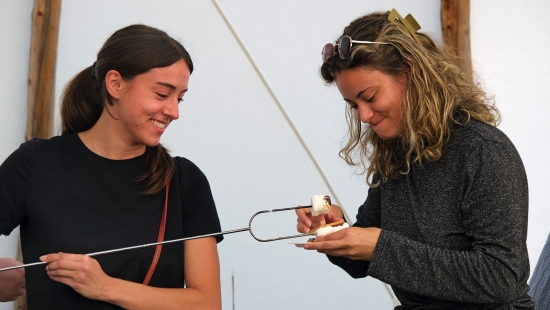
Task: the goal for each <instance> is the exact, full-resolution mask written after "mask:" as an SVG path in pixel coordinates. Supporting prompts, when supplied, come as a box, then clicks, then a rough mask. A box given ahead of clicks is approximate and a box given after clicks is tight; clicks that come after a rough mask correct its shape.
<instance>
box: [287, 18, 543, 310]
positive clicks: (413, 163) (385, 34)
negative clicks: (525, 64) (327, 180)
mask: <svg viewBox="0 0 550 310" xmlns="http://www.w3.org/2000/svg"><path fill="white" fill-rule="evenodd" d="M419 28H420V26H418V24H417V23H416V21H415V20H414V18H412V16H410V15H409V16H407V17H406V18H402V17H401V16H400V15H399V14H398V13H397V11H395V10H392V11H390V12H387V13H372V14H369V15H366V16H363V17H360V18H358V19H356V20H354V21H353V22H351V23H350V24H349V26H347V27H346V28H345V29H344V32H343V33H342V36H341V37H340V38H339V40H338V41H337V42H336V44H332V43H329V44H327V45H326V46H325V48H324V49H323V65H322V67H321V75H322V77H323V79H324V80H325V82H327V83H329V84H332V83H334V84H336V86H337V88H338V90H339V91H340V93H341V94H342V96H343V98H344V101H345V102H346V104H347V112H348V113H347V121H348V125H349V139H348V142H347V144H346V145H345V146H344V147H343V149H342V150H341V152H340V156H341V157H342V158H343V159H344V160H345V161H346V162H347V163H348V164H350V165H352V166H360V167H362V168H363V169H364V170H363V172H366V181H367V183H368V185H369V186H370V189H369V192H368V196H367V199H366V201H365V202H364V203H363V205H362V206H361V207H359V211H358V214H357V221H356V222H355V224H354V225H353V227H350V228H347V229H343V230H340V231H338V232H334V233H332V234H329V235H325V236H321V237H318V238H316V239H315V241H314V242H308V243H306V245H305V246H304V247H305V248H306V249H308V250H317V251H319V252H321V253H326V254H327V255H328V258H329V260H330V261H331V262H332V263H334V264H336V265H338V266H340V267H341V268H342V269H344V270H345V271H346V272H347V273H349V274H350V275H351V276H352V277H354V278H361V277H366V276H372V277H374V278H377V279H379V280H381V281H383V282H385V283H388V284H390V285H391V286H392V288H393V291H394V292H395V295H396V296H397V298H398V299H399V300H400V302H401V304H402V305H401V306H399V307H397V308H396V309H533V303H532V301H531V299H530V297H529V296H528V295H527V291H528V286H527V279H528V278H529V260H528V256H527V248H526V235H527V212H528V190H527V177H526V174H525V170H524V167H523V164H522V161H521V158H520V156H519V154H518V152H517V151H516V149H515V147H514V146H513V144H512V142H511V141H510V140H509V139H508V138H507V137H506V136H505V135H504V133H502V132H501V131H500V130H498V129H497V128H496V127H495V126H496V125H497V124H498V122H499V112H498V111H497V109H496V108H495V107H494V105H493V103H492V100H491V99H490V98H488V96H487V95H486V93H485V92H484V91H483V90H482V89H481V88H480V87H479V86H477V85H476V84H475V83H474V82H473V81H472V80H471V78H470V77H468V76H466V75H465V74H463V73H462V72H461V71H460V70H459V68H458V67H457V66H456V65H455V64H454V63H455V62H454V60H455V58H453V57H452V56H450V53H448V52H447V51H445V50H444V49H443V48H441V47H439V46H438V45H437V44H436V43H435V42H434V40H432V39H431V38H430V37H429V36H427V35H425V34H423V33H417V32H416V31H417V30H418V29H419ZM297 214H298V224H297V229H298V231H300V232H302V233H307V232H309V231H310V230H311V229H313V228H315V227H318V226H319V225H322V224H324V223H326V222H333V221H336V220H340V219H342V218H343V212H342V210H341V208H340V207H338V206H335V205H333V206H332V208H331V210H330V213H329V214H327V215H321V216H318V217H313V216H312V215H311V212H310V211H309V210H306V209H301V210H297Z"/></svg>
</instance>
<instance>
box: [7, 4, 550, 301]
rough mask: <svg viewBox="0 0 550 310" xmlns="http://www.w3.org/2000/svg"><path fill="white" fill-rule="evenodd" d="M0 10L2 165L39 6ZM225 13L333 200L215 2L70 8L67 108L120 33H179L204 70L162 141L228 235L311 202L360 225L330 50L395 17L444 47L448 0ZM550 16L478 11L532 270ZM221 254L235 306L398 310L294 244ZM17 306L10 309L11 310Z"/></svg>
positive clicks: (528, 7)
mask: <svg viewBox="0 0 550 310" xmlns="http://www.w3.org/2000/svg"><path fill="white" fill-rule="evenodd" d="M0 2H1V4H2V6H1V7H2V10H1V11H0V25H1V26H2V27H0V34H1V38H2V48H1V49H0V56H1V57H0V68H1V69H2V71H3V72H5V74H4V75H2V77H1V79H2V82H3V83H1V84H0V85H2V86H1V87H0V98H2V101H1V102H0V105H1V106H2V108H3V111H4V115H6V116H8V117H5V119H4V120H3V122H2V124H1V125H0V126H1V127H0V128H1V129H3V130H0V139H1V140H0V141H1V142H2V143H1V144H0V160H3V159H4V158H5V157H6V156H7V155H9V153H11V152H12V151H13V150H14V149H15V148H16V147H17V146H18V144H19V143H21V142H22V141H23V135H24V129H25V122H26V79H27V70H28V49H29V41H30V15H31V12H32V5H33V3H32V2H33V1H30V0H25V1H7V0H0ZM218 3H219V6H220V7H221V9H222V10H223V12H224V13H225V15H226V16H227V18H228V20H229V22H230V23H231V24H232V26H233V27H234V29H235V31H236V33H237V34H238V36H239V37H240V39H241V40H242V42H243V44H244V45H245V46H246V48H247V49H248V51H249V52H250V55H251V56H252V58H253V59H254V61H255V62H256V64H257V65H258V67H259V69H260V70H261V72H262V73H263V75H264V76H265V78H266V80H267V82H268V83H269V85H270V86H271V87H272V89H273V91H274V93H275V94H276V96H277V97H278V98H279V100H280V103H281V104H282V106H283V108H284V109H285V110H286V112H287V113H288V116H289V118H290V121H291V122H293V123H294V125H295V126H296V128H297V130H298V132H299V134H300V135H301V136H302V137H303V138H304V141H305V142H306V144H307V147H308V148H309V149H310V150H311V151H312V153H313V155H314V157H315V158H316V160H317V161H318V162H319V164H320V167H321V168H322V170H323V171H324V173H325V174H326V175H327V177H328V179H329V180H330V183H331V185H332V186H333V188H334V192H333V193H330V192H329V191H328V187H327V184H326V183H325V182H324V181H323V179H322V178H321V175H320V173H319V171H318V170H317V169H316V167H315V165H314V164H313V163H312V161H311V159H310V158H309V157H308V155H307V152H306V150H305V149H304V147H303V145H302V144H301V143H300V141H299V140H298V138H297V136H296V134H295V132H294V131H293V130H292V127H291V126H290V124H289V122H288V120H287V119H286V118H285V117H284V115H283V113H282V111H281V109H279V107H278V106H277V104H276V102H275V101H274V100H273V98H272V97H271V96H270V94H269V92H268V91H267V89H266V87H265V85H264V84H262V82H261V80H260V78H259V76H258V74H257V73H256V72H255V71H254V68H253V67H252V65H251V63H250V61H249V60H248V59H247V57H246V55H245V53H244V52H243V50H242V49H241V47H240V46H239V44H238V42H237V40H236V39H235V37H234V36H233V34H232V33H231V31H230V30H229V28H228V27H227V24H226V23H225V21H224V20H223V18H222V17H221V15H220V14H219V12H218V11H217V9H216V6H215V5H214V4H213V3H212V2H211V1H191V0H185V1H170V0H157V1H154V2H151V1H146V0H141V1H135V0H134V1H117V2H113V1H108V0H100V1H98V0H96V1H91V0H86V1H84V0H81V1H64V2H63V7H62V13H61V30H60V38H59V50H58V61H57V63H58V66H57V77H56V83H57V85H56V94H57V98H59V95H60V93H61V91H62V88H63V86H64V84H65V83H66V82H67V81H68V80H69V79H70V78H71V77H72V76H73V75H75V74H76V73H77V72H78V71H80V70H82V69H83V68H84V67H86V66H89V65H90V64H92V63H93V61H94V60H95V56H96V53H97V51H98V50H99V48H100V47H101V45H102V43H103V42H104V41H105V39H106V38H107V37H108V36H109V35H110V34H111V33H112V32H113V31H115V30H116V29H118V28H121V27H123V26H126V25H128V24H132V23H145V24H149V25H152V26H155V27H158V28H160V29H163V30H166V31H167V32H168V33H169V34H171V35H173V36H174V37H176V38H178V39H180V41H181V42H182V43H183V44H184V46H186V48H188V50H189V52H190V54H191V57H192V58H193V60H194V62H195V67H196V70H195V72H194V73H193V74H192V76H191V80H190V84H189V89H190V90H189V93H188V94H187V95H186V98H185V101H184V102H183V103H182V104H181V105H180V107H181V110H180V116H181V117H180V120H178V121H177V122H175V123H173V124H172V125H171V126H170V129H169V130H168V131H167V132H166V134H165V136H164V137H163V139H162V142H163V144H165V145H166V146H167V147H168V148H169V149H171V151H172V154H173V155H179V156H184V157H187V158H189V159H190V160H191V161H193V162H195V163H196V164H197V165H198V166H199V167H201V169H202V170H203V171H204V172H205V174H206V175H207V176H208V178H209V180H210V183H211V186H212V190H213V193H214V198H215V200H216V203H217V205H218V211H219V215H220V219H221V222H222V228H223V229H224V230H229V229H235V228H241V227H246V226H247V225H248V220H249V218H250V216H251V215H252V214H253V213H255V212H256V211H259V210H264V209H273V208H283V207H292V206H295V205H298V204H306V203H308V200H309V197H310V196H311V195H314V194H324V193H329V194H331V195H333V196H337V197H339V198H340V202H341V203H342V204H343V206H344V207H345V209H346V210H347V212H348V213H349V214H350V215H351V216H352V217H354V216H355V214H356V209H357V207H358V206H359V205H360V204H361V203H362V202H363V201H364V199H365V197H366V190H367V187H366V185H365V184H364V182H363V179H362V177H358V176H355V175H354V174H353V171H352V170H351V169H350V168H349V167H347V166H346V165H345V163H343V161H342V160H340V159H339V158H338V155H337V153H338V150H339V147H340V142H341V140H342V137H343V134H344V131H345V120H344V116H343V115H344V102H343V101H342V100H341V96H340V95H339V94H338V91H337V90H336V88H335V87H327V86H325V85H324V84H323V82H322V81H321V79H320V78H319V73H318V68H319V66H320V64H321V60H320V50H321V47H322V46H323V45H324V44H325V43H326V42H329V41H333V40H334V39H336V38H337V37H338V35H339V34H340V33H341V31H342V30H343V27H344V26H345V25H347V24H348V23H349V22H350V21H351V20H352V19H353V18H355V17H358V16H360V15H362V14H364V13H367V12H370V11H373V10H383V11H384V10H387V9H391V8H393V7H395V8H396V9H397V10H398V11H399V12H400V13H401V14H402V15H406V14H407V13H412V14H413V15H414V16H415V18H416V19H417V21H418V22H419V23H420V25H421V26H422V30H424V31H427V32H429V33H431V34H433V35H434V36H435V37H436V38H440V36H441V30H440V20H439V10H440V1H436V0H422V1H415V2H412V1H405V0H401V1H397V0H395V1H371V2H369V3H365V1H358V0H357V1H356V0H342V1H329V0H322V1H321V0H316V1H314V0H299V1H285V2H284V4H282V3H283V2H282V1H280V0H262V1H252V0H219V2H218ZM548 8H550V4H548V3H546V2H545V1H544V0H536V1H531V2H529V4H524V2H518V1H511V0H505V1H503V0H500V1H496V0H492V1H483V2H481V3H479V2H472V8H471V28H472V30H471V32H472V54H473V61H474V68H475V69H477V74H478V77H479V79H480V81H481V82H482V83H483V84H484V85H485V86H486V88H487V90H488V91H489V92H490V93H491V94H494V95H495V98H496V101H497V105H498V107H499V108H500V109H501V111H502V114H503V123H502V125H501V126H500V128H501V129H502V130H503V131H504V132H505V133H506V134H507V135H508V136H509V137H510V138H511V139H512V141H513V142H514V143H515V145H516V147H517V148H518V150H519V152H520V154H521V156H522V158H523V161H524V163H525V166H526V168H527V174H528V178H529V182H530V223H529V236H528V248H529V251H530V252H529V254H530V259H531V264H532V266H531V270H533V269H534V265H535V262H536V259H537V258H538V256H539V254H540V251H541V250H542V245H543V243H544V241H545V239H546V237H547V235H548V232H549V231H550V228H549V227H548V224H547V223H548V222H549V220H550V215H549V214H548V212H547V211H546V208H545V202H546V201H547V200H548V198H549V197H548V195H549V194H548V193H547V191H546V190H545V185H546V184H548V182H547V179H548V177H545V175H546V174H547V170H548V169H546V168H545V166H543V165H542V161H543V158H545V157H547V156H548V155H550V151H549V149H548V146H547V144H548V140H549V139H548V138H546V136H545V133H546V132H545V131H547V129H548V125H547V123H546V122H544V120H543V118H544V117H545V112H549V110H550V109H549V108H548V106H547V105H546V104H545V100H544V99H545V98H547V97H548V89H547V88H543V85H546V84H548V82H550V81H549V80H550V78H549V77H548V74H544V73H546V72H548V71H549V69H550V68H549V67H550V65H549V64H548V63H547V62H546V61H545V60H546V58H545V57H544V56H545V54H546V53H547V52H548V50H549V47H550V42H549V40H550V39H548V38H546V37H542V36H541V35H538V33H541V30H542V31H543V29H548V27H549V26H550V25H549V24H550V22H548V21H547V19H545V18H544V16H542V14H543V13H542V12H544V11H546V10H545V9H548ZM524 16H525V17H524ZM520 17H522V18H520ZM512 20H513V21H517V22H516V24H511V22H510V21H512ZM524 20H525V21H524ZM294 223H295V220H294V217H293V216H292V214H278V215H265V217H263V218H259V221H258V224H257V225H258V226H257V227H256V226H255V227H253V228H255V229H257V230H258V232H261V233H262V234H265V235H269V236H274V235H278V234H283V233H293V227H294ZM276 226H281V227H280V228H276ZM12 235H15V234H12ZM15 240H16V238H15V236H10V237H9V238H5V237H0V256H14V255H15V249H16V244H15ZM219 249H220V257H221V272H222V274H221V276H222V294H223V307H224V308H225V309H231V308H232V305H233V303H234V304H235V309H268V310H269V309H281V308H287V309H299V308H305V307H311V306H312V304H316V305H317V306H316V308H319V309H330V308H336V307H347V308H351V309H371V308H372V309H390V308H391V307H392V301H391V300H390V297H389V295H388V294H387V292H386V290H385V288H384V286H383V285H382V284H381V283H380V282H379V281H377V280H375V279H372V278H368V279H361V280H353V279H351V278H350V277H348V276H347V275H346V274H345V273H344V272H342V271H341V270H340V269H339V268H337V267H335V266H332V265H331V264H330V263H329V262H328V261H327V260H326V258H324V257H323V256H322V255H319V254H317V253H312V252H305V251H302V250H301V249H297V248H295V247H293V246H292V245H289V244H288V243H287V242H286V241H279V242H271V243H258V242H256V241H254V239H252V238H251V237H250V236H249V235H248V234H247V233H240V234H235V235H228V236H226V239H225V240H224V241H223V242H222V243H221V244H220V245H219ZM232 276H233V277H234V283H235V285H234V287H232V284H231V278H232ZM320 281H326V282H327V283H330V284H327V289H328V286H329V285H330V296H333V298H327V297H326V296H323V298H322V301H320V300H319V298H318V297H315V290H314V288H315V287H317V286H316V285H315V284H317V283H319V282H320ZM329 281H330V282H329ZM314 285H315V286H314ZM233 296H234V298H233ZM312 297H313V298H315V299H313V298H312ZM321 302H322V304H321V306H319V304H318V303H321ZM9 306H10V305H9V304H3V305H2V304H0V309H9Z"/></svg>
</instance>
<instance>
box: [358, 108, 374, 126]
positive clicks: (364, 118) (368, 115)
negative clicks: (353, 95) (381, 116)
mask: <svg viewBox="0 0 550 310" xmlns="http://www.w3.org/2000/svg"><path fill="white" fill-rule="evenodd" d="M355 116H356V117H357V118H358V119H360V120H361V122H362V123H365V124H366V123H368V122H370V120H371V119H372V117H373V116H374V111H373V110H372V109H371V108H370V107H369V106H368V105H366V104H359V105H358V106H357V109H355Z"/></svg>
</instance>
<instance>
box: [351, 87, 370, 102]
mask: <svg viewBox="0 0 550 310" xmlns="http://www.w3.org/2000/svg"><path fill="white" fill-rule="evenodd" d="M371 87H372V86H369V87H367V88H365V89H363V90H362V91H360V92H358V93H357V95H356V96H355V99H359V97H361V95H362V94H363V93H364V92H366V91H367V89H369V88H371Z"/></svg>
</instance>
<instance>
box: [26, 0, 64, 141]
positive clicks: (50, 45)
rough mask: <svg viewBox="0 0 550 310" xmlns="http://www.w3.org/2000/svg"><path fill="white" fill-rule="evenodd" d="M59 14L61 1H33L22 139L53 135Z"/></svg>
mask: <svg viewBox="0 0 550 310" xmlns="http://www.w3.org/2000/svg"><path fill="white" fill-rule="evenodd" d="M60 14H61V0H35V1H34V10H33V12H32V37H31V50H30V59H29V87H28V101H27V103H28V110H27V131H26V133H25V140H29V139H32V138H46V139H47V138H51V137H52V135H53V113H54V106H55V65H56V59H57V41H58V35H59V17H60Z"/></svg>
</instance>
